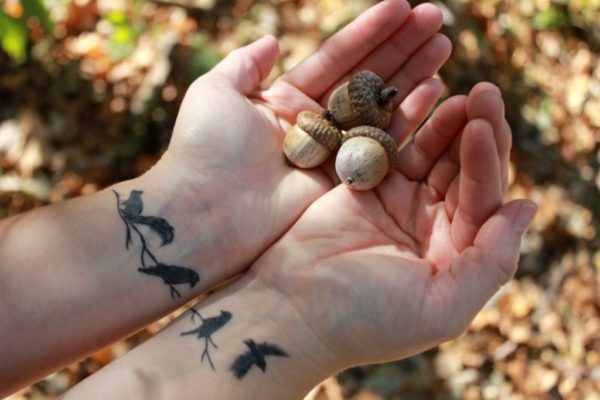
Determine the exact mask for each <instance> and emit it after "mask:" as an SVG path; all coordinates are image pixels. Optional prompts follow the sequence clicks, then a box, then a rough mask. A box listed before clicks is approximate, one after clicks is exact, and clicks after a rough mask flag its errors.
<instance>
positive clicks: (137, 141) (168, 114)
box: [0, 0, 600, 400]
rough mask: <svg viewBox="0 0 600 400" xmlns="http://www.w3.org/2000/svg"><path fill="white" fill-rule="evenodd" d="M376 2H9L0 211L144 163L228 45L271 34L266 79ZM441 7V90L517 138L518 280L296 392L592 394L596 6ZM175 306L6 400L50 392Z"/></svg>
mask: <svg viewBox="0 0 600 400" xmlns="http://www.w3.org/2000/svg"><path fill="white" fill-rule="evenodd" d="M373 3H374V1H371V0H349V1H342V0H304V1H285V0H271V1H267V0H256V1H255V0H156V1H141V0H130V1H126V0H76V1H67V0H3V1H2V2H1V5H0V218H3V217H6V216H9V215H13V214H16V213H20V212H24V211H26V210H29V209H32V208H35V207H40V206H42V205H45V204H50V203H55V202H59V201H62V200H65V199H69V198H72V197H76V196H80V195H83V194H87V193H92V192H95V191H97V190H99V189H101V188H103V187H106V186H107V185H110V184H112V183H114V182H117V181H120V180H123V179H127V178H131V177H134V176H136V175H139V174H141V173H143V172H144V171H145V170H147V169H148V168H149V167H150V166H151V165H152V164H153V163H154V162H155V161H156V160H157V159H158V158H159V156H160V154H161V152H162V151H163V150H164V149H165V147H166V146H167V144H168V141H169V137H170V132H171V128H172V126H173V123H174V119H175V117H176V114H177V109H178V106H179V104H180V101H181V99H182V96H183V94H184V92H185V90H186V87H187V86H188V85H189V84H190V82H191V81H192V80H193V79H194V78H195V77H197V76H199V75H201V74H202V73H204V72H206V71H207V70H209V69H210V68H211V67H212V66H213V65H215V63H217V62H218V61H219V60H220V59H221V58H222V57H223V56H224V55H226V54H227V53H228V52H229V51H231V50H233V49H235V48H237V47H239V46H241V45H244V44H246V43H248V42H250V41H252V40H254V39H256V38H258V37H260V36H262V35H264V34H273V35H275V36H277V37H279V38H280V40H281V49H282V55H281V58H280V60H279V62H278V64H277V67H276V68H275V71H274V72H273V74H272V76H271V79H272V78H273V77H276V76H277V75H279V74H281V73H282V72H283V71H286V70H288V69H290V68H291V67H292V66H294V65H295V64H296V63H298V62H299V61H300V60H301V59H302V58H304V57H305V56H306V55H308V54H309V53H311V52H312V51H314V50H315V49H316V48H317V47H318V46H319V44H320V43H321V42H323V40H325V39H326V38H327V37H329V36H331V35H332V34H333V33H335V32H336V31H337V30H339V29H340V28H341V27H343V26H344V25H345V24H347V23H348V22H349V21H351V20H352V19H353V18H355V17H356V16H357V15H358V14H360V13H361V12H362V11H364V10H365V9H366V8H368V7H369V6H370V5H372V4H373ZM417 3H419V2H418V1H411V4H412V5H413V6H414V5H416V4H417ZM436 4H437V5H438V6H439V7H440V8H441V9H442V10H443V12H444V21H445V22H444V27H443V31H444V32H445V33H446V34H447V35H448V36H449V37H450V38H451V40H452V42H453V44H454V52H453V55H452V58H451V59H450V61H449V62H448V63H447V64H446V65H445V67H444V68H443V69H442V70H441V72H440V77H441V79H443V81H444V82H445V84H446V85H447V88H448V90H447V95H449V94H456V93H467V92H468V91H469V89H470V88H471V87H472V86H473V85H474V84H475V83H476V82H478V81H481V80H489V81H492V82H494V83H496V84H497V85H498V86H500V88H501V89H502V90H503V92H504V98H505V101H506V104H507V117H508V120H509V122H510V124H511V126H512V128H513V133H514V149H513V154H512V162H511V166H510V168H511V187H510V193H509V197H511V198H512V197H528V198H530V199H532V200H534V201H535V202H536V203H537V204H538V205H539V213H538V216H537V217H536V220H535V221H534V224H533V227H532V229H531V230H530V232H529V233H528V234H527V236H526V238H525V240H524V243H523V247H522V255H521V266H520V269H519V272H518V274H517V276H516V279H515V280H514V281H512V282H510V283H509V284H508V285H506V286H505V287H504V288H503V289H502V290H501V292H500V293H499V294H498V295H497V296H496V297H495V298H494V299H493V300H492V301H491V302H490V304H489V305H488V306H486V308H485V309H484V310H483V311H482V312H481V313H480V314H479V315H478V317H477V318H476V319H475V321H474V322H473V323H472V325H471V327H470V328H469V330H468V331H467V332H466V333H465V335H463V337H461V338H460V339H458V340H455V341H452V342H449V343H445V344H443V345H442V346H440V347H439V348H436V349H433V350H430V351H428V352H426V353H423V354H421V355H418V356H415V357H412V358H410V359H407V360H403V361H401V362H396V363H391V364H385V365H375V366H368V367H360V368H354V369H351V370H348V371H345V372H343V373H341V374H340V375H339V376H337V377H332V378H330V379H328V380H327V381H325V382H324V383H323V384H321V385H320V386H319V387H317V388H315V390H314V391H313V392H311V394H309V395H308V397H307V399H319V400H328V399H329V400H333V399H360V400H371V399H373V400H375V399H434V400H435V399H585V400H598V399H600V290H599V288H600V247H599V242H600V240H599V239H598V229H599V228H600V196H599V194H600V193H599V189H600V146H599V142H600V62H599V54H600V0H574V1H568V0H524V1H516V0H478V1H475V0H473V1H471V0H448V1H443V2H436ZM171 318H172V316H171V317H167V318H165V319H163V320H161V321H159V322H157V323H155V324H153V325H151V326H149V327H148V328H147V329H144V330H143V331H141V332H139V333H137V334H136V335H134V336H132V337H130V338H128V339H126V340H123V341H121V342H118V343H116V344H114V345H112V346H110V347H108V348H105V349H103V350H101V351H99V352H97V353H95V354H93V355H91V356H90V357H89V358H87V359H85V360H83V361H81V362H78V363H75V364H73V365H70V366H68V367H67V368H65V369H63V370H61V371H59V372H56V373H54V374H52V375H50V376H48V377H47V378H46V379H44V380H43V381H41V382H39V383H37V384H35V385H32V386H31V387H28V388H26V389H24V390H22V391H21V392H19V393H17V394H15V395H13V396H11V397H9V398H10V399H52V398H54V397H55V396H56V395H58V394H59V393H61V392H63V391H65V390H66V389H67V388H69V387H70V386H72V385H74V384H76V383H77V382H78V381H80V380H81V379H84V378H85V377H86V376H88V375H90V374H92V373H94V372H95V371H97V370H98V369H99V368H101V367H102V366H104V365H106V364H107V363H109V362H111V361H112V360H114V359H115V358H116V357H119V356H121V355H122V354H124V353H126V352H127V351H128V350H129V349H131V348H132V347H133V346H136V345H137V344H139V343H141V342H142V341H144V340H146V339H147V338H148V337H150V336H151V335H152V334H154V333H156V332H157V331H158V330H160V328H161V327H162V326H164V325H165V324H166V323H168V321H169V320H170V319H171ZM448 318H452V316H448Z"/></svg>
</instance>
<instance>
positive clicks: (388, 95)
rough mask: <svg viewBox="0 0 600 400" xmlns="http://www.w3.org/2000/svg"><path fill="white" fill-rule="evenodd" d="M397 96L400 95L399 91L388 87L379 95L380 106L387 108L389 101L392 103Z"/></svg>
mask: <svg viewBox="0 0 600 400" xmlns="http://www.w3.org/2000/svg"><path fill="white" fill-rule="evenodd" d="M396 94H398V89H396V88H395V87H387V88H385V89H383V90H382V91H381V92H380V93H379V105H380V106H381V107H385V105H386V104H387V103H388V101H390V100H391V99H392V98H393V97H394V96H395V95H396Z"/></svg>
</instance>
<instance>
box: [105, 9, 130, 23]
mask: <svg viewBox="0 0 600 400" xmlns="http://www.w3.org/2000/svg"><path fill="white" fill-rule="evenodd" d="M105 18H106V20H107V21H108V22H110V23H111V24H113V25H129V21H128V18H127V14H126V13H125V12H124V11H111V12H109V13H108V14H106V17H105Z"/></svg>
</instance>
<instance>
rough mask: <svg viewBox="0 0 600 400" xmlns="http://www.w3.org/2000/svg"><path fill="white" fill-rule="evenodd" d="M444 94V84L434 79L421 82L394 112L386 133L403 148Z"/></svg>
mask: <svg viewBox="0 0 600 400" xmlns="http://www.w3.org/2000/svg"><path fill="white" fill-rule="evenodd" d="M443 92H444V84H443V83H442V82H440V81H439V80H437V79H435V78H429V79H426V80H425V81H423V82H421V83H420V84H419V85H418V86H417V87H416V88H415V89H414V90H413V91H412V92H410V94H409V95H408V96H407V97H406V98H405V99H404V101H402V103H401V104H400V107H398V109H397V110H396V114H395V115H394V118H392V124H391V125H390V127H389V128H388V133H389V134H390V136H392V137H393V138H394V140H395V141H396V142H397V143H398V144H400V145H401V146H400V148H401V147H403V146H402V145H403V144H404V142H405V140H407V139H408V137H409V135H410V134H411V133H412V132H414V131H415V130H416V129H417V128H418V127H419V125H421V124H422V123H423V121H424V120H425V118H427V115H429V113H430V112H431V109H432V108H433V106H435V103H436V102H437V101H438V100H439V98H440V96H441V95H442V93H443Z"/></svg>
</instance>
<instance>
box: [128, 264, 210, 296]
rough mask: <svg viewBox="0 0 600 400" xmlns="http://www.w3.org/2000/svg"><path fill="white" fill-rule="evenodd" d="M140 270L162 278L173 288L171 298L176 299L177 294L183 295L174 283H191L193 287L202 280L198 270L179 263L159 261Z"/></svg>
mask: <svg viewBox="0 0 600 400" xmlns="http://www.w3.org/2000/svg"><path fill="white" fill-rule="evenodd" d="M138 271H140V272H142V273H144V274H147V275H154V276H158V277H159V278H162V280H163V281H164V283H165V284H166V285H169V288H171V298H173V299H175V295H177V297H181V293H179V291H178V290H177V289H175V286H173V285H181V284H185V283H189V285H190V288H193V287H194V286H196V283H198V281H199V280H200V276H199V275H198V273H197V272H196V271H194V270H191V269H189V268H185V267H178V266H177V265H165V264H161V263H158V264H157V265H155V266H152V267H146V268H138Z"/></svg>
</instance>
